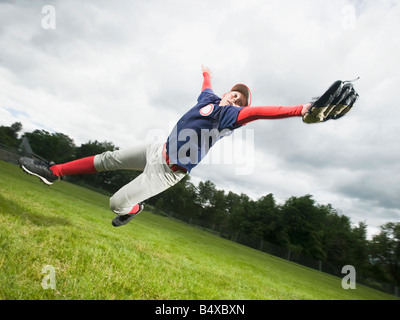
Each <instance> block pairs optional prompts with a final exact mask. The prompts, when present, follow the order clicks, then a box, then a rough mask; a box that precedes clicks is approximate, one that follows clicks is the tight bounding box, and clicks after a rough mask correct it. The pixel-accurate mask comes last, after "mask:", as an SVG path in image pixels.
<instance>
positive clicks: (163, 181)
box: [110, 144, 186, 226]
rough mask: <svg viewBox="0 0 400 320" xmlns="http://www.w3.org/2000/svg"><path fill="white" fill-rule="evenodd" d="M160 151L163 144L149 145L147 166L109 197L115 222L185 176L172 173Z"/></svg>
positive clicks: (178, 172)
mask: <svg viewBox="0 0 400 320" xmlns="http://www.w3.org/2000/svg"><path fill="white" fill-rule="evenodd" d="M162 149H163V144H152V145H149V146H148V147H147V150H146V158H147V164H146V166H145V168H144V171H143V173H141V174H140V175H139V176H138V177H137V178H136V179H134V180H133V181H131V182H130V183H128V184H126V185H125V186H123V187H122V188H121V189H120V190H118V191H117V192H116V193H115V194H114V195H113V196H112V197H111V199H110V208H111V210H112V211H113V212H114V213H116V214H117V215H118V216H117V217H116V218H115V219H114V220H116V221H117V222H118V221H119V220H120V219H125V218H126V217H127V216H126V215H131V214H132V210H133V209H134V208H135V207H136V206H137V205H138V204H140V203H142V202H143V201H145V200H147V199H149V198H151V197H153V196H155V195H157V194H159V193H161V192H163V191H165V190H166V189H168V188H170V187H172V186H173V185H175V184H176V183H178V182H179V181H180V180H181V179H182V178H183V177H184V176H185V175H186V173H184V172H180V171H177V172H173V171H172V170H171V169H170V167H169V166H168V165H167V164H166V162H165V160H164V159H163V158H162ZM134 215H136V214H134ZM124 216H126V217H124ZM130 218H133V216H131V217H130ZM130 220H131V219H130ZM130 220H129V221H130ZM129 221H128V222H129ZM126 223H127V222H126ZM126 223H124V224H126ZM113 225H114V226H119V225H122V224H119V225H115V221H113Z"/></svg>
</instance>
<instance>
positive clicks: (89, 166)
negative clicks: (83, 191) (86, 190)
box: [19, 146, 146, 185]
mask: <svg viewBox="0 0 400 320" xmlns="http://www.w3.org/2000/svg"><path fill="white" fill-rule="evenodd" d="M19 161H20V165H21V168H22V169H23V170H24V171H25V172H26V173H28V174H31V175H34V176H37V177H38V178H39V179H40V180H42V181H43V182H44V183H45V184H47V185H51V184H53V182H55V181H56V180H58V178H59V177H62V176H66V175H74V174H90V173H97V172H100V171H109V170H118V169H133V170H140V171H143V170H144V167H145V165H146V146H138V147H133V148H129V149H126V150H117V151H113V152H111V151H106V152H104V153H102V154H99V155H96V156H90V157H86V158H82V159H78V160H74V161H70V162H67V163H63V164H53V165H52V164H51V163H48V162H45V161H41V160H34V159H31V158H27V157H23V158H21V159H20V160H19Z"/></svg>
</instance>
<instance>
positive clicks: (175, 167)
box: [162, 143, 187, 173]
mask: <svg viewBox="0 0 400 320" xmlns="http://www.w3.org/2000/svg"><path fill="white" fill-rule="evenodd" d="M162 155H163V158H164V160H165V162H166V163H167V165H168V166H169V167H170V169H171V170H172V171H173V172H177V171H182V172H185V173H186V172H187V170H186V169H185V168H183V167H181V166H178V165H177V164H170V163H169V156H168V153H167V143H165V144H164V147H163V151H162Z"/></svg>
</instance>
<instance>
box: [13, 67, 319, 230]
mask: <svg viewBox="0 0 400 320" xmlns="http://www.w3.org/2000/svg"><path fill="white" fill-rule="evenodd" d="M202 72H203V86H202V90H201V94H200V96H199V97H198V99H197V103H196V104H195V106H194V107H192V108H191V109H189V111H187V112H186V113H185V114H184V115H183V116H182V117H181V118H180V120H179V121H178V122H177V123H176V125H175V127H174V129H173V130H172V132H171V133H170V135H169V136H168V139H167V141H166V142H165V143H151V144H143V145H138V146H134V147H132V148H129V149H125V150H116V151H107V152H104V153H102V154H98V155H94V156H90V157H86V158H82V159H78V160H75V161H71V162H67V163H64V164H54V163H47V162H44V161H40V160H34V159H31V158H27V157H23V158H21V159H20V165H21V168H22V169H23V170H24V171H25V172H26V173H28V174H31V175H34V176H37V177H39V178H40V180H41V181H43V182H44V183H45V184H47V185H51V184H53V182H55V181H56V180H58V179H59V178H60V177H62V176H66V175H73V174H89V173H97V172H101V171H110V170H119V169H131V170H138V171H141V172H142V173H141V174H140V175H139V176H138V177H137V178H135V179H134V180H133V181H131V182H130V183H128V184H126V185H125V186H123V187H122V188H121V189H120V190H118V191H117V192H116V193H115V194H114V195H113V196H112V197H111V198H110V208H111V210H112V211H113V212H114V213H115V214H116V217H115V218H114V219H113V220H112V225H113V226H115V227H118V226H122V225H125V224H127V223H128V222H129V221H131V220H132V219H133V218H134V217H135V216H136V215H137V214H138V213H140V212H141V211H142V210H143V209H144V204H143V202H144V201H145V200H146V199H149V198H151V197H153V196H155V195H157V194H159V193H161V192H163V191H164V190H166V189H168V188H170V187H172V186H173V185H175V184H176V183H178V182H179V181H180V180H181V179H182V178H183V177H185V175H186V174H189V173H190V172H191V170H192V169H193V168H194V167H196V165H197V164H198V163H199V162H200V161H201V160H202V159H203V158H204V156H205V155H206V154H207V152H208V151H209V150H210V148H211V147H212V146H213V145H214V144H215V143H216V142H217V141H218V140H219V139H221V138H222V137H224V136H227V135H229V134H230V133H231V132H232V131H233V130H235V129H237V128H240V127H241V126H243V125H245V124H247V123H249V122H252V121H254V120H258V119H281V118H287V117H301V116H303V120H304V117H305V116H306V115H307V114H308V113H309V112H310V109H311V106H312V104H311V103H308V104H304V105H303V104H302V105H295V106H257V107H255V106H252V107H250V104H251V92H250V90H249V88H248V87H247V86H245V85H243V84H237V85H235V86H234V87H233V88H232V89H231V90H230V91H229V92H227V93H225V94H224V95H223V96H222V98H220V97H218V96H217V95H215V94H214V92H213V90H212V87H211V80H210V78H211V76H210V75H211V72H210V70H209V68H207V67H203V66H202ZM313 109H316V108H313ZM315 122H316V121H315Z"/></svg>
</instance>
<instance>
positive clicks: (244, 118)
mask: <svg viewBox="0 0 400 320" xmlns="http://www.w3.org/2000/svg"><path fill="white" fill-rule="evenodd" d="M203 77H204V80H203V86H202V88H201V91H203V90H205V89H212V87H211V78H210V75H209V73H208V72H204V73H203ZM302 110H303V105H296V106H257V107H245V108H242V109H241V110H240V112H239V114H238V117H237V120H236V123H235V125H245V124H247V123H249V122H252V121H255V120H259V119H283V118H289V117H299V116H301V111H302Z"/></svg>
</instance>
